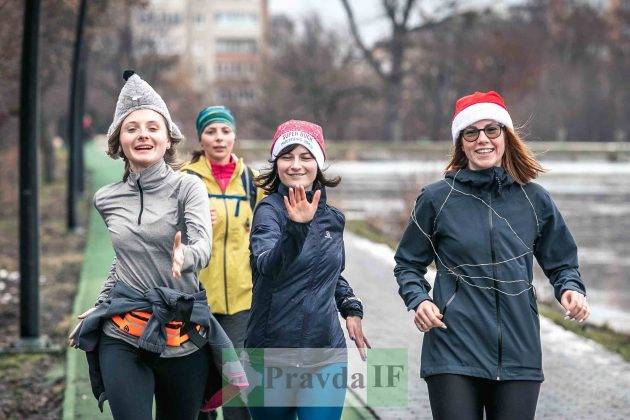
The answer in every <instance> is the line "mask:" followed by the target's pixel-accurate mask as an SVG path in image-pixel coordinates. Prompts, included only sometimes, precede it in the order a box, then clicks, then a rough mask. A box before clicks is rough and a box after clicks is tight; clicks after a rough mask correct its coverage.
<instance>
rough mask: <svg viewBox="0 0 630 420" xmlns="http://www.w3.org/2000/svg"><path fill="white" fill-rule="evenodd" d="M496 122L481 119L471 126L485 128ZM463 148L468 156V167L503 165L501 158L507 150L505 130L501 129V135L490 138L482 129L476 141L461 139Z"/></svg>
mask: <svg viewBox="0 0 630 420" xmlns="http://www.w3.org/2000/svg"><path fill="white" fill-rule="evenodd" d="M490 124H496V121H493V120H481V121H477V122H476V123H474V124H472V125H471V126H470V127H475V128H478V129H483V128H485V127H486V126H487V125H490ZM461 143H462V150H463V151H464V153H465V154H466V158H468V169H472V170H473V171H479V170H482V169H488V168H492V167H493V166H501V159H502V158H503V152H504V151H505V131H504V130H501V134H500V135H499V137H497V138H494V139H489V138H488V137H487V136H486V133H485V132H484V131H483V130H482V131H480V132H479V137H478V138H477V140H475V141H471V142H468V141H466V140H464V139H461Z"/></svg>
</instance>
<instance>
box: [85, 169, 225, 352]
mask: <svg viewBox="0 0 630 420" xmlns="http://www.w3.org/2000/svg"><path fill="white" fill-rule="evenodd" d="M94 207H96V210H98V212H99V213H100V215H101V217H102V218H103V221H104V222H105V224H106V225H107V229H108V230H109V234H110V237H111V239H112V245H113V247H114V252H115V254H116V258H115V259H114V262H113V263H112V267H111V269H110V272H109V275H108V277H107V280H106V282H105V284H104V285H103V288H102V289H101V292H100V294H99V296H98V302H101V301H103V300H104V299H106V298H107V295H108V294H109V291H110V290H111V288H112V287H113V285H114V284H115V283H116V282H117V281H122V282H124V283H125V284H126V285H128V286H130V287H132V288H134V289H136V290H139V291H140V292H145V291H147V290H149V289H152V288H155V287H163V286H166V287H170V288H172V289H176V290H179V291H181V292H184V293H195V292H198V291H199V290H200V287H199V281H198V279H197V271H199V270H200V269H202V268H204V267H205V266H206V265H208V261H210V251H211V246H212V239H211V238H212V222H211V219H210V203H209V200H208V194H207V192H206V189H205V187H204V185H203V182H202V181H201V180H200V179H198V178H197V177H195V176H192V175H188V174H185V173H181V172H175V171H173V169H171V167H170V166H168V165H167V164H166V163H165V162H164V160H162V159H160V160H159V161H158V162H157V163H155V164H153V165H152V166H150V167H148V168H147V169H145V170H143V171H141V172H132V173H131V174H129V177H128V178H127V180H126V181H121V182H116V183H114V184H110V185H106V186H104V187H102V188H101V189H99V190H98V191H97V192H96V194H94ZM177 231H180V232H181V233H182V244H184V265H183V267H182V270H181V272H182V276H181V278H179V279H174V278H173V276H172V265H173V260H172V258H173V241H174V238H175V233H177ZM103 332H104V333H105V334H107V335H108V336H111V337H114V338H119V339H122V340H124V341H126V342H127V343H129V344H132V345H134V346H135V347H137V346H138V339H137V338H136V337H133V336H131V335H129V334H126V333H124V332H122V331H120V330H119V329H118V328H117V327H116V326H115V325H114V324H113V323H112V322H111V321H108V322H106V323H105V324H104V326H103ZM195 350H197V347H196V346H195V345H194V344H193V343H191V342H186V343H184V344H183V345H182V346H180V347H167V348H166V350H165V351H164V352H163V353H162V357H177V356H184V355H187V354H190V353H193V352H194V351H195Z"/></svg>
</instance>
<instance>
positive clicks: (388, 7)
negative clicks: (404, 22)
mask: <svg viewBox="0 0 630 420" xmlns="http://www.w3.org/2000/svg"><path fill="white" fill-rule="evenodd" d="M383 8H385V12H386V13H387V16H389V19H390V20H391V21H392V24H393V25H394V26H396V25H398V20H397V19H396V5H394V4H392V2H391V0H383Z"/></svg>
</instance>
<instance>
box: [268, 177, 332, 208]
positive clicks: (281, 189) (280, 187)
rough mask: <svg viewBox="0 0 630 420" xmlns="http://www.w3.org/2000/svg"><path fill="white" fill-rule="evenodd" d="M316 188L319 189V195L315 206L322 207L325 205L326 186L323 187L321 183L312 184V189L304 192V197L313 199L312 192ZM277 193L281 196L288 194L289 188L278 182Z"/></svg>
mask: <svg viewBox="0 0 630 420" xmlns="http://www.w3.org/2000/svg"><path fill="white" fill-rule="evenodd" d="M317 190H321V194H322V195H321V196H320V197H319V204H318V205H317V208H322V207H324V206H326V187H324V186H323V185H319V184H317V183H316V184H313V189H312V190H311V191H307V192H306V198H308V200H309V201H311V200H312V199H313V193H314V192H315V191H317ZM278 193H279V194H280V195H282V196H285V195H286V196H288V195H289V188H288V187H287V186H286V185H284V184H283V183H280V185H278Z"/></svg>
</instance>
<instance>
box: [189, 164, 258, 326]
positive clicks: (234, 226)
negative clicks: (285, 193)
mask: <svg viewBox="0 0 630 420" xmlns="http://www.w3.org/2000/svg"><path fill="white" fill-rule="evenodd" d="M245 170H246V166H245V163H244V162H243V159H242V158H241V159H238V161H237V163H236V168H235V169H234V173H233V174H232V178H230V182H229V183H228V186H227V188H226V190H225V192H223V191H221V187H219V184H218V183H217V181H216V180H215V178H214V177H213V176H212V170H211V169H210V164H209V163H208V161H207V160H206V158H205V156H201V157H200V159H199V160H198V161H197V162H194V163H190V162H189V163H187V164H186V165H184V167H183V168H182V171H186V172H189V173H190V172H192V173H194V174H195V175H197V176H199V177H200V178H201V179H202V180H203V181H204V183H205V185H206V189H207V190H208V195H209V197H210V206H211V207H212V208H214V209H215V210H216V214H217V221H216V222H215V223H214V224H213V226H212V256H211V258H210V264H208V266H207V267H206V268H204V269H203V270H201V271H200V272H199V280H200V281H201V283H202V284H203V286H204V287H205V289H206V294H207V295H208V304H209V305H210V310H211V311H212V313H215V314H227V315H232V314H235V313H237V312H240V311H244V310H248V309H250V308H251V305H252V271H251V267H250V263H249V231H250V227H251V224H252V215H253V209H252V208H251V207H250V202H249V200H248V199H247V197H248V196H247V192H246V191H245V189H244V188H243V181H242V180H241V176H242V175H243V171H245ZM257 175H258V173H256V172H254V176H257ZM263 194H264V191H263V190H262V189H260V188H257V189H256V203H258V202H259V201H260V200H261V199H262V197H263ZM228 196H229V197H228Z"/></svg>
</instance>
